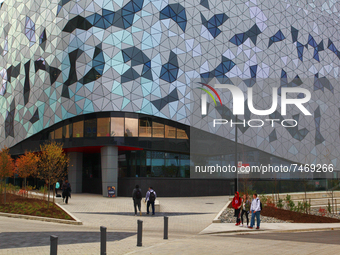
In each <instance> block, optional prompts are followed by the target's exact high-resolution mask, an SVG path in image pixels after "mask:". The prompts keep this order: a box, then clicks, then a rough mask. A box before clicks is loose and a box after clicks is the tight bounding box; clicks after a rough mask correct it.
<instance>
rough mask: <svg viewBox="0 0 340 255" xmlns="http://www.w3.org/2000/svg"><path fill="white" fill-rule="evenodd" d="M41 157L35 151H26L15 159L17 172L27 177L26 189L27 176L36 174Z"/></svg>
mask: <svg viewBox="0 0 340 255" xmlns="http://www.w3.org/2000/svg"><path fill="white" fill-rule="evenodd" d="M38 162H39V157H38V155H36V154H35V153H33V152H27V151H26V152H25V154H23V155H21V156H20V157H19V158H17V160H16V161H15V165H16V168H15V173H16V174H18V175H19V177H21V178H24V179H25V185H24V188H25V190H26V178H27V177H30V176H36V174H37V170H38Z"/></svg>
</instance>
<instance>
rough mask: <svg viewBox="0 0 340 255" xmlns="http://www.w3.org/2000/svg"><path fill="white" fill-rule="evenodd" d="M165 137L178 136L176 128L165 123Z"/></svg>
mask: <svg viewBox="0 0 340 255" xmlns="http://www.w3.org/2000/svg"><path fill="white" fill-rule="evenodd" d="M165 138H176V128H175V127H171V126H168V125H165Z"/></svg>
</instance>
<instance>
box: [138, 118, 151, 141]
mask: <svg viewBox="0 0 340 255" xmlns="http://www.w3.org/2000/svg"><path fill="white" fill-rule="evenodd" d="M139 136H140V137H151V121H150V120H148V119H139Z"/></svg>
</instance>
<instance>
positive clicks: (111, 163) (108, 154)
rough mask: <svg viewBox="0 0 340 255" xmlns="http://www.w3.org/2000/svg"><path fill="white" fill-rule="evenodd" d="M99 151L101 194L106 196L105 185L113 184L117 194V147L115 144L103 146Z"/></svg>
mask: <svg viewBox="0 0 340 255" xmlns="http://www.w3.org/2000/svg"><path fill="white" fill-rule="evenodd" d="M100 152H101V167H102V187H103V196H104V197H107V186H115V187H116V196H117V195H118V192H117V190H118V148H117V147H115V146H105V147H102V148H101V149H100Z"/></svg>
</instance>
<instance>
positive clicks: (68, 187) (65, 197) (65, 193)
mask: <svg viewBox="0 0 340 255" xmlns="http://www.w3.org/2000/svg"><path fill="white" fill-rule="evenodd" d="M62 190H63V193H62V195H63V202H64V200H65V204H67V203H68V198H69V197H71V191H72V190H71V184H70V183H69V182H68V180H65V182H64V183H63V186H62Z"/></svg>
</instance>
